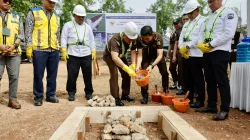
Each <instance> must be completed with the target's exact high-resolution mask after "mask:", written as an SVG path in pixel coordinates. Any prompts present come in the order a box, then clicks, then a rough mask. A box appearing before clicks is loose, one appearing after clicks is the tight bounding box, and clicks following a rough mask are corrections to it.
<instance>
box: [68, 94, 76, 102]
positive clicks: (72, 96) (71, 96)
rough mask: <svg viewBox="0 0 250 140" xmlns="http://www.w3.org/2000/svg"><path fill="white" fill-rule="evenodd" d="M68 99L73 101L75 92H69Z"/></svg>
mask: <svg viewBox="0 0 250 140" xmlns="http://www.w3.org/2000/svg"><path fill="white" fill-rule="evenodd" d="M68 100H69V101H74V100H75V93H69V97H68Z"/></svg>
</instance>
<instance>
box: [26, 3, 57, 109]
mask: <svg viewBox="0 0 250 140" xmlns="http://www.w3.org/2000/svg"><path fill="white" fill-rule="evenodd" d="M56 2H58V0H43V6H42V7H38V8H31V10H30V12H29V13H28V16H27V18H26V28H25V35H26V42H27V48H26V55H27V58H28V59H31V58H32V59H33V68H34V79H33V93H34V95H35V98H34V100H35V102H34V104H35V106H41V105H42V103H43V97H44V96H43V92H44V88H43V76H44V71H45V68H46V71H47V78H46V79H47V88H46V90H47V91H46V101H47V102H51V103H59V100H58V99H57V98H55V93H56V77H57V71H58V63H59V48H60V46H59V45H60V44H59V43H60V42H59V41H60V18H59V16H58V15H57V14H56V12H55V11H54V8H55V5H56Z"/></svg>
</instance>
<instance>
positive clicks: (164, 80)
mask: <svg viewBox="0 0 250 140" xmlns="http://www.w3.org/2000/svg"><path fill="white" fill-rule="evenodd" d="M151 62H152V61H151V60H148V59H146V58H143V59H142V64H141V65H142V66H141V67H142V69H143V70H146V69H147V67H148V66H149V65H150V63H151ZM157 67H158V69H159V71H160V74H161V80H162V88H163V91H164V92H166V90H167V89H168V82H169V79H168V71H167V64H166V61H165V57H164V56H163V57H162V59H161V61H160V62H159V63H158V64H157ZM141 92H142V94H147V92H148V85H147V86H145V87H141Z"/></svg>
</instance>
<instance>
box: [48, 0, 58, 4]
mask: <svg viewBox="0 0 250 140" xmlns="http://www.w3.org/2000/svg"><path fill="white" fill-rule="evenodd" d="M49 1H52V2H55V3H58V0H49Z"/></svg>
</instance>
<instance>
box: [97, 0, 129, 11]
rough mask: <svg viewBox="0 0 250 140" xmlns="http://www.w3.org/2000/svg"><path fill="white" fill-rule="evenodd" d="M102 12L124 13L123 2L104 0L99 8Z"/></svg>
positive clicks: (121, 0)
mask: <svg viewBox="0 0 250 140" xmlns="http://www.w3.org/2000/svg"><path fill="white" fill-rule="evenodd" d="M101 9H102V11H105V12H106V13H126V12H127V10H126V9H125V5H124V1H123V0H105V3H104V2H103V5H102V6H101Z"/></svg>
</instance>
